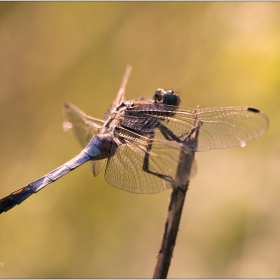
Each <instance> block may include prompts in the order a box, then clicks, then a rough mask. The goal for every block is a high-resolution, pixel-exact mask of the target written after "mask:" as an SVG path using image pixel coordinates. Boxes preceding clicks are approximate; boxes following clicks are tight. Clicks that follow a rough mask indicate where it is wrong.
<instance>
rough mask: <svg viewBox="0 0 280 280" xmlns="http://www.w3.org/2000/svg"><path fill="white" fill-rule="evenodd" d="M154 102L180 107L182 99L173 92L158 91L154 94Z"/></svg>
mask: <svg viewBox="0 0 280 280" xmlns="http://www.w3.org/2000/svg"><path fill="white" fill-rule="evenodd" d="M154 100H155V102H156V103H162V104H167V105H172V106H179V104H180V102H181V99H180V97H179V95H178V94H176V93H175V92H174V91H173V90H164V89H161V88H159V89H157V91H156V92H155V94H154Z"/></svg>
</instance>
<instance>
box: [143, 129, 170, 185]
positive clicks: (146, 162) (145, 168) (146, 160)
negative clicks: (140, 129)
mask: <svg viewBox="0 0 280 280" xmlns="http://www.w3.org/2000/svg"><path fill="white" fill-rule="evenodd" d="M153 138H154V133H152V134H150V139H153ZM151 149H152V143H150V144H149V145H148V147H147V152H146V153H145V156H144V161H143V171H144V172H147V173H149V174H152V175H155V176H157V177H159V178H161V179H164V180H166V181H168V182H170V183H171V184H173V178H172V177H170V176H168V175H164V174H161V173H157V172H154V171H152V170H150V169H149V158H150V151H151Z"/></svg>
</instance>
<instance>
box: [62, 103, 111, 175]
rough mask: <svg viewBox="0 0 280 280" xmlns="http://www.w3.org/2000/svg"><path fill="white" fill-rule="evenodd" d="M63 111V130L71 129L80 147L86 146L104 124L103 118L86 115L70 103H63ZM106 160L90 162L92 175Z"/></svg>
mask: <svg viewBox="0 0 280 280" xmlns="http://www.w3.org/2000/svg"><path fill="white" fill-rule="evenodd" d="M63 112H64V117H65V122H64V123H63V126H64V128H65V130H69V129H71V130H72V132H73V133H74V135H75V137H76V139H77V140H78V142H79V143H80V145H81V146H82V147H86V145H87V144H88V143H89V141H90V140H91V139H92V137H94V136H95V135H97V134H98V133H99V132H100V129H101V127H102V126H103V124H104V121H103V120H99V119H96V118H93V117H91V116H88V115H86V114H85V113H84V112H83V111H82V110H80V109H78V108H77V107H76V106H75V105H73V104H71V103H65V104H64V107H63ZM106 160H107V159H103V160H98V161H93V162H92V172H93V175H94V176H97V175H98V174H99V173H100V171H101V169H102V168H103V167H104V166H105V163H106Z"/></svg>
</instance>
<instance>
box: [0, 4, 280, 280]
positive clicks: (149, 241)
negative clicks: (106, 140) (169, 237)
mask: <svg viewBox="0 0 280 280" xmlns="http://www.w3.org/2000/svg"><path fill="white" fill-rule="evenodd" d="M279 13H280V4H279V3H257V2H255V3H249V2H247V3H240V2H235V3H226V2H223V3H220V2H214V3H211V2H203V3H201V2H183V3H182V2H175V3H173V2H151V3H150V2H142V3H141V2H117V3H115V2H98V3H95V2H82V3H78V2H75V3H74V2H57V3H56V2H16V3H8V2H1V3H0V38H1V40H0V131H1V137H0V170H1V188H0V197H3V196H6V195H7V194H9V193H10V192H12V191H14V190H16V189H19V188H21V187H22V186H24V185H26V184H28V183H29V182H31V181H33V180H35V179H37V178H39V177H40V176H42V175H44V174H46V173H47V172H49V171H51V170H52V169H54V168H56V167H57V166H59V165H61V164H63V163H64V162H65V161H67V160H68V159H70V158H72V157H73V156H75V155H76V154H77V153H78V152H79V151H80V150H81V148H80V147H79V145H78V144H77V143H76V142H75V139H73V138H72V136H71V135H70V134H67V133H64V132H63V131H62V121H63V119H62V115H61V108H62V104H63V102H64V101H70V102H72V103H74V104H76V105H77V106H78V107H80V108H81V109H82V110H83V111H85V112H86V113H87V114H90V115H92V116H95V117H99V118H100V117H102V115H103V114H104V112H105V111H106V110H107V108H108V107H109V106H110V104H111V102H112V100H113V99H114V97H115V95H116V93H117V91H118V89H119V86H120V84H121V80H122V76H123V74H124V70H125V67H126V65H127V64H128V63H131V64H132V66H133V70H132V75H131V77H130V80H129V83H128V86H127V91H126V98H127V99H133V98H138V97H141V96H144V97H151V96H152V94H153V92H154V91H155V90H156V89H157V88H158V87H162V88H166V89H170V88H171V89H173V90H175V91H177V92H179V94H180V96H181V99H182V104H181V105H182V106H185V107H196V106H197V105H200V107H214V106H230V105H247V106H254V107H256V108H259V109H261V110H263V111H264V112H266V113H267V115H268V117H269V119H270V128H269V130H268V132H267V133H266V134H265V135H264V136H262V137H261V138H259V139H257V140H254V141H252V142H249V143H248V145H247V146H246V148H240V147H237V148H232V149H228V150H216V151H210V152H205V153H197V155H196V159H197V164H198V173H197V175H196V177H195V178H194V179H193V181H192V182H191V184H190V189H189V192H188V194H187V198H186V203H185V208H184V212H183V215H182V221H181V226H180V232H179V234H178V239H177V242H176V247H175V251H174V257H173V259H172V263H171V268H170V272H169V275H168V276H169V277H173V278H179V277H184V278H187V277H192V278H195V277H201V278H211V277H216V278H219V277H224V278H238V277H242V278H245V277H250V278H254V277H263V278H269V277H280V269H279V262H280V250H279V249H280V241H279V236H280V216H279V213H280V209H279V208H280V189H279V185H280V184H279V183H280V179H279V178H280V176H279V157H280V144H279V143H280V142H279V137H280V130H279V125H278V124H277V123H278V121H279V119H280V118H279V117H280V116H279V104H280V103H279V102H280V93H279V91H280V51H279V50H280V17H279ZM277 127H278V128H277ZM103 174H104V173H102V174H101V175H99V176H98V177H97V178H94V177H93V176H92V175H91V172H90V166H89V165H88V164H86V165H84V166H82V167H80V168H79V169H77V170H75V171H74V172H72V173H70V174H68V175H67V176H65V177H64V178H62V179H60V180H59V181H57V182H55V183H54V184H52V185H50V186H48V187H47V188H46V189H44V190H43V191H42V192H40V193H38V194H36V195H34V196H32V197H31V198H29V199H28V200H27V201H25V202H24V203H22V204H21V205H20V206H17V207H15V208H14V209H12V210H11V211H9V212H7V213H5V214H3V215H1V217H0V228H1V231H0V262H5V264H4V267H2V268H1V267H0V277H1V278H4V277H6V278H18V277H19V278H109V277H113V278H118V277H121V278H129V277H137V278H145V277H151V276H152V274H153V269H154V266H155V262H156V256H157V253H158V249H159V246H160V242H161V235H162V232H163V228H164V222H165V215H166V212H167V207H168V202H169V196H170V191H165V192H163V193H160V194H156V195H135V194H130V193H126V192H124V191H121V190H118V189H115V188H113V187H112V186H110V185H108V184H107V183H106V181H105V179H104V177H103Z"/></svg>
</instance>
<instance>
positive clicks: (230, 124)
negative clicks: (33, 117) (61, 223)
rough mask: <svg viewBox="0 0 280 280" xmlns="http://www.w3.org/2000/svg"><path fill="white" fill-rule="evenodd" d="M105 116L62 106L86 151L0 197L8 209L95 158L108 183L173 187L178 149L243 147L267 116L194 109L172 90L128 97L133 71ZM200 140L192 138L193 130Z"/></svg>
mask: <svg viewBox="0 0 280 280" xmlns="http://www.w3.org/2000/svg"><path fill="white" fill-rule="evenodd" d="M130 71H131V67H128V68H127V70H126V73H125V76H124V78H123V82H122V85H121V87H120V90H119V92H118V94H117V97H116V99H115V101H114V102H113V104H112V105H111V107H110V108H109V109H108V110H107V112H106V113H105V115H104V117H103V119H98V118H94V117H91V116H89V115H86V114H85V113H84V112H83V111H81V110H80V109H78V108H77V107H76V106H75V105H73V104H71V103H65V104H64V116H65V122H64V124H63V126H64V129H65V130H72V131H73V133H74V135H75V136H76V138H77V140H78V142H79V143H80V144H81V146H82V147H84V149H83V150H82V151H81V152H80V153H79V154H78V155H77V156H75V157H74V158H73V159H71V160H69V161H68V162H66V163H64V164H63V165H61V166H60V167H58V168H56V169H55V170H53V171H51V172H49V173H48V174H46V175H45V176H43V177H41V178H39V179H37V180H36V181H34V182H32V183H30V184H28V185H27V186H25V187H23V188H21V189H19V190H17V191H14V192H12V193H11V194H10V195H8V196H6V197H4V198H2V199H1V200H0V213H3V212H6V211H8V210H10V209H11V208H13V207H14V206H16V205H18V204H20V203H21V202H23V201H24V200H25V199H26V198H28V197H29V196H31V195H32V194H34V193H37V192H38V191H40V190H41V189H42V188H44V187H45V186H47V185H49V184H51V183H53V182H54V181H56V180H57V179H59V178H60V177H62V176H63V175H65V174H67V173H68V172H70V171H72V170H74V169H75V168H77V167H78V166H80V165H82V164H84V163H85V162H88V161H91V162H92V171H93V175H94V176H97V175H98V174H99V173H100V171H101V170H102V168H103V167H105V166H106V169H105V179H106V181H107V182H108V183H109V184H110V185H112V186H114V187H116V188H119V189H122V190H125V191H129V192H132V193H138V194H143V193H146V194H149V193H158V192H161V191H164V190H166V189H169V188H172V186H173V183H174V177H175V175H176V166H177V163H178V160H179V156H180V152H182V151H183V152H185V153H186V154H187V153H189V152H200V151H207V150H211V149H220V148H229V147H234V146H241V147H244V146H245V145H246V142H247V141H249V140H252V139H254V138H256V137H259V136H261V135H263V134H264V132H265V131H266V130H267V128H268V124H269V121H268V118H267V116H266V115H265V114H264V113H263V112H261V111H260V110H258V109H256V108H253V107H245V106H238V107H217V108H204V109H199V108H196V109H192V108H183V107H180V106H179V104H180V97H179V95H178V94H176V93H175V92H174V91H172V90H163V89H157V90H156V91H155V93H154V96H153V99H151V100H147V99H144V98H141V99H138V100H130V101H125V100H124V92H125V87H126V84H127V80H128V77H129V75H130ZM197 132H199V133H198V137H197V139H196V141H188V139H190V138H191V137H192V135H193V134H194V133H197Z"/></svg>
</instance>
